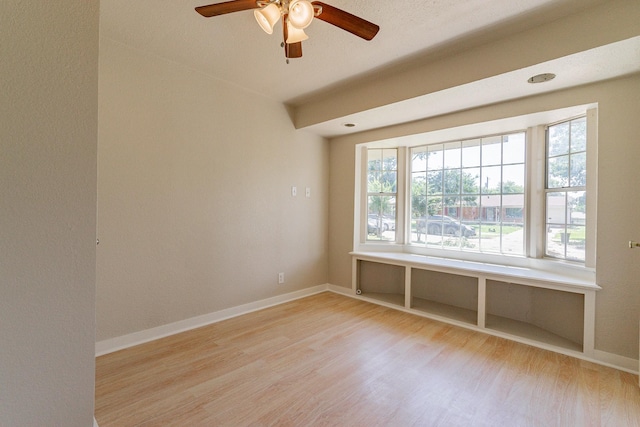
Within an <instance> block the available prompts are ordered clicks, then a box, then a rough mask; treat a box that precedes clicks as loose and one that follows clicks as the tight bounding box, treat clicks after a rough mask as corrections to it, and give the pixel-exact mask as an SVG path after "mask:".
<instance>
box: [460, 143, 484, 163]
mask: <svg viewBox="0 0 640 427" xmlns="http://www.w3.org/2000/svg"><path fill="white" fill-rule="evenodd" d="M476 166H480V140H479V139H473V140H469V141H463V142H462V167H463V168H472V167H476Z"/></svg>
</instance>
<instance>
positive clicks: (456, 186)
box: [444, 169, 460, 194]
mask: <svg viewBox="0 0 640 427" xmlns="http://www.w3.org/2000/svg"><path fill="white" fill-rule="evenodd" d="M444 193H445V194H460V169H453V170H445V171H444Z"/></svg>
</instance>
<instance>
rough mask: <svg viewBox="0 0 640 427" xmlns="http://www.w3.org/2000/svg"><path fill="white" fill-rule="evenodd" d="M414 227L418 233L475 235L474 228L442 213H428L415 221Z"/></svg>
mask: <svg viewBox="0 0 640 427" xmlns="http://www.w3.org/2000/svg"><path fill="white" fill-rule="evenodd" d="M416 228H417V230H416V231H417V232H418V233H419V234H421V233H425V232H426V234H435V235H443V234H444V235H446V236H462V237H471V236H475V235H476V230H475V229H474V228H473V227H469V226H468V225H466V224H461V223H460V222H458V221H456V220H455V219H453V218H451V217H449V216H444V215H430V216H429V217H428V218H427V219H426V220H425V219H424V218H421V219H418V220H417V221H416Z"/></svg>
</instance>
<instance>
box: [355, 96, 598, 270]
mask: <svg viewBox="0 0 640 427" xmlns="http://www.w3.org/2000/svg"><path fill="white" fill-rule="evenodd" d="M580 107H582V109H580ZM565 111H571V112H572V113H571V114H568V115H567V114H566V113H565ZM585 112H586V113H585ZM597 114H598V111H597V104H589V105H584V106H574V107H569V108H565V109H559V110H552V111H547V112H539V113H531V114H530V115H531V116H532V117H533V116H535V117H534V118H533V119H532V120H531V121H534V120H535V121H537V123H530V122H529V123H527V126H524V127H522V126H511V127H509V126H507V127H505V126H504V125H502V126H501V127H500V126H499V127H498V128H497V131H496V132H493V133H490V132H478V133H468V132H469V131H468V130H467V129H464V131H465V132H466V133H464V132H461V136H460V137H457V136H454V137H453V138H447V139H444V138H442V139H438V136H437V134H438V131H433V132H427V133H425V134H419V135H408V136H404V137H399V138H392V139H389V140H383V141H372V142H368V143H362V144H357V145H356V146H355V148H356V168H355V169H356V185H355V199H354V202H355V206H354V225H355V227H354V236H353V237H354V245H353V248H354V251H364V252H405V253H414V254H418V255H427V256H435V257H444V258H454V259H461V260H468V261H474V262H488V263H494V264H501V265H511V266H521V267H529V268H536V269H541V270H547V271H557V272H559V273H562V272H563V271H569V272H574V273H575V274H581V273H580V272H581V271H582V272H588V273H593V272H595V260H596V254H595V243H596V241H595V238H596V227H595V224H596V223H597V140H598V133H597V129H598V127H597ZM580 116H586V118H587V170H588V178H587V185H586V191H587V193H588V195H589V196H588V198H587V208H586V249H585V262H584V263H578V262H574V261H568V260H562V259H557V258H550V257H546V256H545V246H544V245H545V238H546V234H545V230H544V224H545V203H544V197H545V196H544V194H545V188H546V132H545V128H546V127H547V126H549V125H553V124H554V123H558V122H563V121H567V120H571V119H574V118H576V117H580ZM539 117H543V118H542V119H540V118H539ZM548 117H554V118H555V120H548ZM478 125H480V126H479V128H482V129H486V126H484V125H485V123H479V124H478ZM523 128H524V129H526V130H525V138H526V153H525V183H524V185H525V193H524V198H525V201H524V205H525V206H524V211H523V222H524V224H525V225H524V237H523V238H524V254H523V255H505V254H494V253H481V252H473V251H462V250H451V249H441V248H429V247H418V246H416V245H411V244H410V240H411V230H410V224H411V209H410V206H408V204H409V202H410V195H409V194H406V193H407V192H408V191H409V189H410V188H411V187H410V186H411V174H410V161H411V159H410V152H411V150H410V149H409V148H410V147H415V146H422V145H431V144H438V143H440V144H444V143H445V142H446V141H452V140H458V141H462V140H468V139H473V138H476V137H477V136H476V135H482V134H485V133H486V134H488V135H491V134H500V135H509V134H513V133H517V132H520V131H522V129H523ZM458 130H459V129H458V128H452V129H446V130H443V131H446V132H453V134H454V135H455V133H456V132H457V131H458ZM368 148H397V149H398V188H397V195H396V234H395V240H394V241H367V240H366V235H365V234H364V233H366V224H367V222H366V221H367V213H368V212H367V210H368V205H367V192H366V182H367V181H366V180H367V150H368Z"/></svg>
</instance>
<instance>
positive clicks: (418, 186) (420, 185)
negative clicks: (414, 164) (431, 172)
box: [411, 172, 427, 196]
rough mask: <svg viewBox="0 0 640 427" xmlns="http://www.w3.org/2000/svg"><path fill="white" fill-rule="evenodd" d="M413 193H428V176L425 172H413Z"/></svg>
mask: <svg viewBox="0 0 640 427" xmlns="http://www.w3.org/2000/svg"><path fill="white" fill-rule="evenodd" d="M411 194H412V195H414V196H425V195H426V194H427V177H426V174H425V172H417V173H412V174H411Z"/></svg>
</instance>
